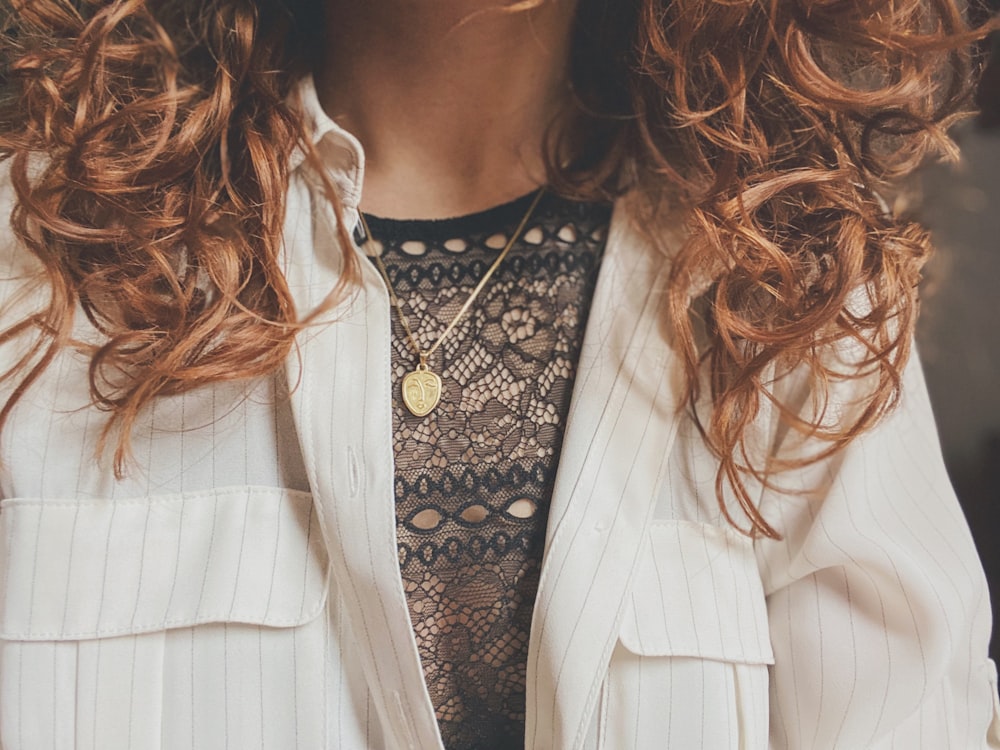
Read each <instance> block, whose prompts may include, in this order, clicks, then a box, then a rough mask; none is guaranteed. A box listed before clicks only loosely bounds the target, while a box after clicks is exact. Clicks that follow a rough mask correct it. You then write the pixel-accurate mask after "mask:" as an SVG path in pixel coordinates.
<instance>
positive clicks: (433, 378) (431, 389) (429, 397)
mask: <svg viewBox="0 0 1000 750" xmlns="http://www.w3.org/2000/svg"><path fill="white" fill-rule="evenodd" d="M440 400H441V378H439V377H438V376H437V374H436V373H433V372H431V371H430V370H428V369H427V366H426V365H423V366H422V367H417V369H416V370H414V371H413V372H410V373H407V374H406V376H405V377H404V378H403V403H404V404H406V408H407V409H409V410H410V413H411V414H413V416H415V417H424V416H427V415H428V414H430V413H431V412H432V411H433V410H434V407H435V406H437V405H438V402H439V401H440Z"/></svg>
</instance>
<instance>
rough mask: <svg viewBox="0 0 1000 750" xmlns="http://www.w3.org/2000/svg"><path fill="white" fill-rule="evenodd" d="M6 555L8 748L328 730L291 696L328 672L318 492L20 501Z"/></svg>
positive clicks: (104, 748)
mask: <svg viewBox="0 0 1000 750" xmlns="http://www.w3.org/2000/svg"><path fill="white" fill-rule="evenodd" d="M0 564H3V565H4V570H3V571H0V576H2V578H0V581H2V588H0V746H2V747H4V748H5V749H6V750H32V749H33V748H43V747H44V748H53V749H57V748H100V750H162V748H168V747H181V746H183V747H191V746H194V747H198V748H209V747H222V746H223V745H224V744H225V742H226V739H227V738H228V739H229V740H231V741H232V743H233V746H234V747H251V746H252V747H268V748H272V747H273V748H278V747H294V746H295V744H294V738H295V737H297V736H299V735H301V736H304V737H307V738H308V737H313V736H318V733H319V729H321V727H322V716H323V713H322V712H321V711H319V710H309V711H306V710H304V709H302V707H301V706H298V705H296V703H295V702H294V701H293V700H292V698H291V696H294V695H295V694H296V688H297V685H298V680H306V681H309V682H310V684H311V683H312V682H315V681H316V680H317V679H318V678H317V674H316V672H317V670H319V673H320V675H321V674H322V672H321V670H322V663H321V660H317V659H315V658H311V659H306V658H305V657H302V658H299V654H300V652H301V653H303V654H309V653H313V654H314V653H316V652H317V650H318V649H319V648H321V646H322V644H323V642H324V640H323V633H324V622H323V620H322V618H320V617H319V616H318V615H319V614H320V613H321V612H323V611H324V610H325V602H326V597H327V575H328V574H327V567H328V566H327V557H326V550H325V546H324V544H323V539H322V534H321V533H320V529H319V524H318V522H317V521H316V520H315V519H314V517H313V502H312V498H311V496H310V495H309V494H308V493H304V492H293V491H288V490H283V489H277V488H270V487H232V488H225V489H217V490H210V491H205V492H192V493H184V494H177V495H159V496H153V497H143V498H134V499H120V500H110V499H84V500H73V501H62V500H48V499H46V500H37V499H24V498H21V499H12V500H5V501H4V502H3V503H2V505H0ZM314 662H316V663H315V664H314ZM264 701H266V704H265V703H264ZM265 706H266V707H265ZM300 709H301V710H300ZM248 711H249V712H250V713H253V714H254V715H262V714H263V713H264V712H267V713H269V714H270V715H272V717H277V718H272V720H270V721H269V722H268V723H267V724H264V723H261V722H259V721H247V720H245V716H249V715H250V713H247V712H248ZM241 717H244V718H241ZM287 717H293V719H294V721H293V720H291V719H287ZM289 738H292V739H289ZM309 741H311V740H309Z"/></svg>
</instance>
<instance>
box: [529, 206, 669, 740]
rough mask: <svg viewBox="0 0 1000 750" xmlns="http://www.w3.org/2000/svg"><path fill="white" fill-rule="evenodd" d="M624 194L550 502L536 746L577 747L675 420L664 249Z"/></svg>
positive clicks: (532, 673)
mask: <svg viewBox="0 0 1000 750" xmlns="http://www.w3.org/2000/svg"><path fill="white" fill-rule="evenodd" d="M631 221H632V219H631V218H630V216H629V211H628V209H627V206H625V205H623V204H622V203H621V202H620V203H619V205H618V206H616V209H615V213H614V216H613V218H612V224H611V228H610V233H609V237H608V244H607V247H606V249H605V254H604V260H603V262H602V266H601V271H600V275H599V277H598V283H597V288H596V290H595V293H594V300H593V303H592V305H591V313H590V319H589V322H588V324H587V330H586V333H585V336H584V342H583V350H582V352H581V357H580V363H579V366H578V370H577V380H576V385H575V387H574V391H573V398H572V405H571V408H570V414H569V417H568V422H567V428H566V433H565V437H564V441H563V449H562V453H561V456H560V463H559V469H558V474H557V477H556V483H555V489H554V493H553V497H552V503H551V507H550V511H549V522H548V531H547V538H546V548H545V554H544V559H543V564H542V572H541V578H540V582H539V589H538V595H537V598H536V602H535V611H534V617H533V621H532V628H531V639H530V645H529V654H528V668H527V716H526V723H527V725H526V728H525V735H526V747H527V748H528V750H542V749H543V748H544V750H561V749H563V748H566V749H567V750H568V749H569V748H579V747H580V746H581V745H582V743H583V741H584V739H585V736H586V732H587V730H588V728H589V722H590V716H591V714H592V711H593V708H594V704H595V701H596V697H597V695H598V691H599V687H600V684H601V681H602V678H603V675H604V672H605V670H606V668H607V664H608V661H609V659H610V654H611V651H612V649H613V647H614V644H615V641H616V639H617V634H618V630H619V625H620V621H621V615H622V611H623V606H624V597H625V592H626V591H627V584H628V581H629V579H630V577H631V575H632V570H633V568H634V566H635V561H636V559H637V553H638V550H639V547H640V545H641V544H642V542H643V539H644V538H645V532H646V529H647V526H648V524H649V519H650V517H651V512H652V509H653V505H654V501H655V498H656V495H657V493H658V491H659V488H660V486H661V484H662V482H663V479H664V476H665V472H666V463H667V456H668V454H669V452H670V448H671V445H672V442H673V439H674V435H675V433H676V428H677V417H676V414H675V410H676V403H677V398H676V394H677V393H678V387H679V385H680V375H681V373H680V368H679V367H678V366H677V363H676V357H675V356H674V355H673V354H672V353H671V351H670V349H669V347H668V345H667V341H666V337H665V334H664V330H663V325H664V323H665V320H664V317H663V316H664V314H665V311H664V307H665V306H664V304H663V303H664V289H665V283H666V271H667V269H666V265H667V264H666V258H665V256H664V255H663V254H662V253H661V252H658V251H656V250H655V249H654V248H652V247H651V246H650V245H649V243H648V242H646V241H644V240H643V239H642V238H641V237H640V236H639V235H638V233H637V231H636V228H635V227H634V226H633V225H632V224H631Z"/></svg>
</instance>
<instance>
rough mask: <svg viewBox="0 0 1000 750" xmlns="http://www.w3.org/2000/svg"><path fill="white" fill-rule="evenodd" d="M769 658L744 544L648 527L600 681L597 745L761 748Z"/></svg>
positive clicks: (706, 529) (678, 524)
mask: <svg viewBox="0 0 1000 750" xmlns="http://www.w3.org/2000/svg"><path fill="white" fill-rule="evenodd" d="M773 662H774V656H773V653H772V650H771V643H770V637H769V629H768V619H767V607H766V602H765V599H764V591H763V587H762V584H761V581H760V576H759V573H758V570H757V563H756V558H755V555H754V549H753V542H752V540H751V539H749V538H748V537H746V536H744V535H742V534H740V533H739V532H737V531H736V530H735V529H732V528H729V527H720V526H714V525H711V524H701V523H692V522H689V521H654V522H653V523H652V525H651V527H650V531H649V537H648V540H647V543H646V545H645V546H644V548H643V549H642V550H641V552H640V558H639V561H638V564H637V566H636V570H635V573H634V578H633V581H632V586H631V591H630V593H629V595H628V597H627V599H626V605H625V611H624V616H623V620H622V625H621V630H620V633H619V643H618V645H617V647H616V649H615V651H614V653H613V655H612V659H611V663H610V666H609V671H608V677H607V681H606V683H605V697H604V701H603V703H604V713H603V715H602V717H601V721H602V722H603V723H604V727H602V734H603V736H604V737H605V741H604V743H603V745H602V746H603V747H606V748H634V749H635V750H646V749H647V748H648V749H650V750H652V748H657V749H659V748H690V747H698V748H704V749H706V750H714V749H715V748H741V749H743V750H747V749H749V748H766V747H767V714H768V671H767V665H768V664H772V663H773Z"/></svg>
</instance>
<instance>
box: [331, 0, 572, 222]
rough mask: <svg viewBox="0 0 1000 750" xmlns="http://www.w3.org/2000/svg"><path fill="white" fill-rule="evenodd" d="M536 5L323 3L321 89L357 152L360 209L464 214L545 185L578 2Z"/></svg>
mask: <svg viewBox="0 0 1000 750" xmlns="http://www.w3.org/2000/svg"><path fill="white" fill-rule="evenodd" d="M522 4H526V3H519V4H518V5H522ZM534 5H535V7H529V8H527V9H520V8H518V7H516V6H512V5H511V2H510V1H509V0H430V1H428V0H365V1H364V2H358V1H357V0H329V1H328V7H327V19H328V21H327V28H326V38H327V40H328V42H329V43H328V44H327V45H326V51H325V56H324V59H323V62H322V64H321V65H320V67H319V69H317V70H316V71H315V75H316V87H317V91H318V93H319V98H320V103H321V104H322V105H323V108H324V110H325V111H326V112H327V113H328V114H329V115H330V116H331V117H332V118H333V119H334V120H336V121H337V122H338V123H339V124H340V125H342V126H343V127H345V128H346V129H347V130H349V131H350V132H352V133H353V134H354V135H356V136H357V137H358V138H359V140H360V141H361V143H362V145H363V146H364V149H365V155H366V174H365V184H364V194H363V198H362V204H361V208H362V210H364V211H366V212H368V213H371V214H374V215H378V216H385V217H392V218H400V219H402V218H423V219H433V218H444V217H449V216H460V215H463V214H468V213H472V212H475V211H481V210H483V209H486V208H489V207H491V206H495V205H498V204H501V203H504V202H506V201H509V200H512V199H514V198H516V197H518V196H520V195H524V194H525V193H528V192H530V191H531V190H532V189H534V188H536V187H538V186H539V185H541V184H543V183H544V181H545V171H544V166H543V161H542V146H543V141H544V137H545V132H546V129H547V128H548V126H549V125H550V124H551V123H552V122H553V121H555V120H557V119H558V118H559V117H560V116H561V113H563V112H565V111H566V110H567V107H566V105H567V102H568V99H569V86H568V60H569V49H570V35H571V28H572V21H573V11H574V8H575V0H544V1H542V2H538V3H534ZM505 6H506V7H505Z"/></svg>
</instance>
